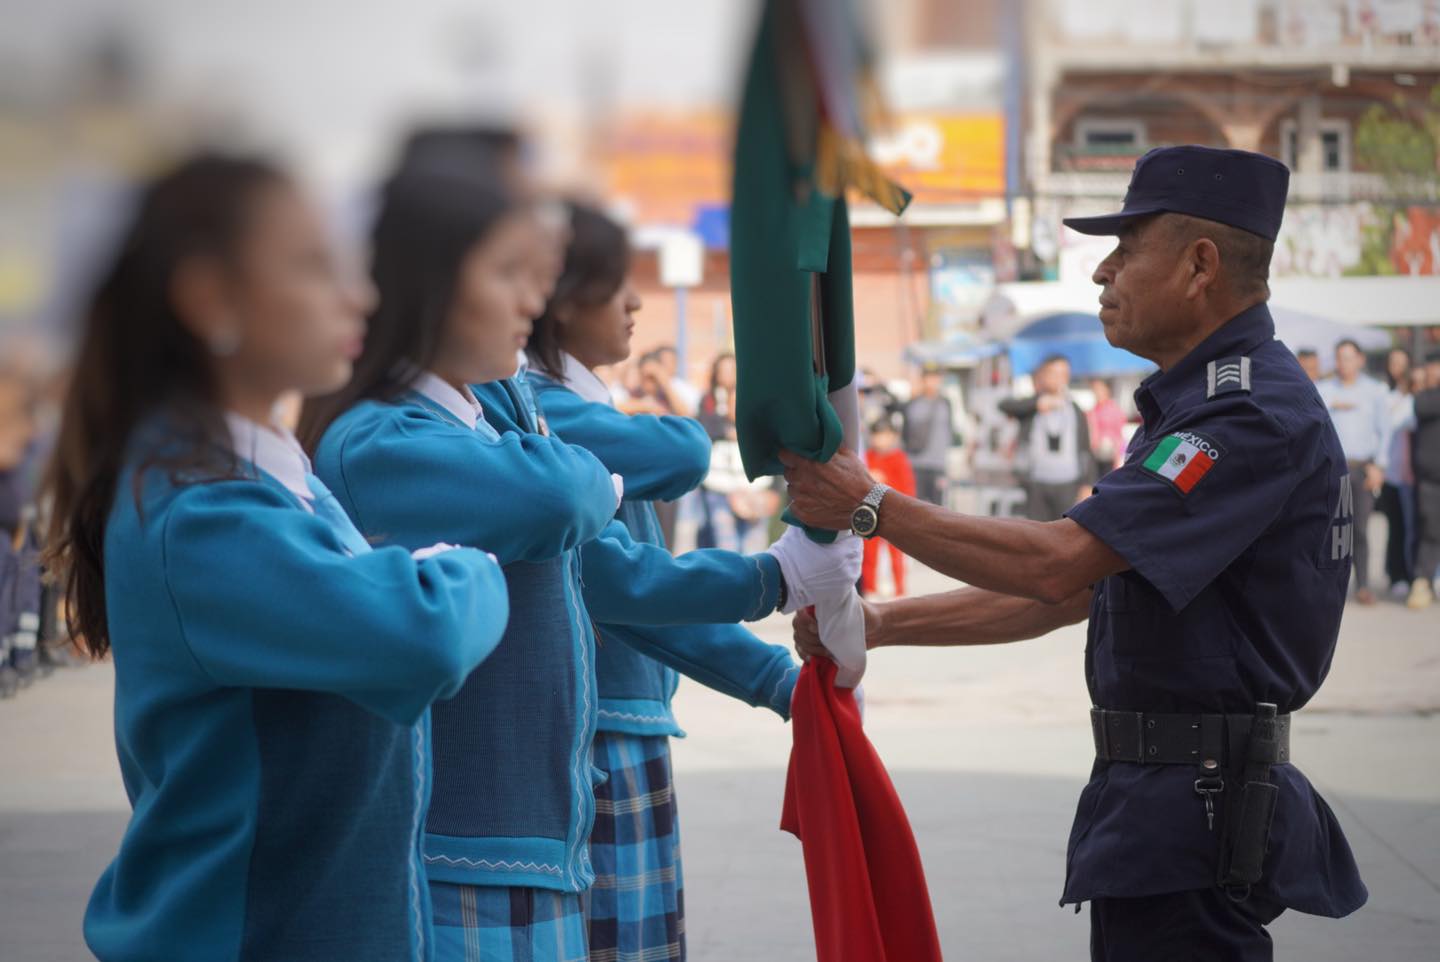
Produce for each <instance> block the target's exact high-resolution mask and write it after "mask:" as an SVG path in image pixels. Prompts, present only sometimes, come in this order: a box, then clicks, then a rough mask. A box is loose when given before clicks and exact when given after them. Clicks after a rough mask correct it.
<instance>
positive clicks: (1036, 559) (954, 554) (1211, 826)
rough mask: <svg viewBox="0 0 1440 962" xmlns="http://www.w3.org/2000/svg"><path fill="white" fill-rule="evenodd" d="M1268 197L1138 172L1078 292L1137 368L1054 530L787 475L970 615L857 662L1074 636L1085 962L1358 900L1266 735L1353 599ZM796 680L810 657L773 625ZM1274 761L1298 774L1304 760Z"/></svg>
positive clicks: (877, 642) (1077, 844)
mask: <svg viewBox="0 0 1440 962" xmlns="http://www.w3.org/2000/svg"><path fill="white" fill-rule="evenodd" d="M1288 184H1289V171H1288V170H1286V168H1285V167H1284V165H1282V164H1280V163H1278V162H1276V161H1274V160H1271V159H1270V158H1268V157H1263V156H1259V155H1257V154H1252V153H1247V152H1244V151H1236V150H1215V149H1210V148H1204V147H1172V148H1163V149H1158V150H1153V151H1151V152H1149V153H1148V154H1146V155H1145V156H1144V157H1142V158H1141V159H1140V161H1139V162H1138V163H1137V164H1136V166H1135V171H1134V174H1133V176H1132V178H1131V181H1130V187H1129V190H1128V191H1127V193H1126V195H1125V205H1124V209H1123V210H1122V211H1121V212H1120V213H1118V214H1113V215H1109V216H1104V217H1090V218H1075V219H1070V220H1067V221H1066V222H1065V223H1066V224H1067V225H1069V226H1070V227H1073V228H1075V229H1076V230H1079V231H1082V232H1084V233H1089V234H1099V235H1114V236H1115V237H1116V238H1117V239H1118V244H1117V246H1116V248H1115V250H1114V251H1113V252H1112V253H1111V254H1110V255H1109V256H1108V257H1107V258H1105V260H1104V261H1103V262H1102V263H1101V264H1100V266H1099V267H1098V268H1097V269H1096V271H1095V275H1094V280H1095V283H1097V284H1099V285H1100V287H1101V293H1100V320H1101V322H1102V323H1103V324H1104V326H1105V332H1106V336H1107V338H1108V339H1109V341H1110V342H1111V343H1112V344H1114V345H1116V346H1118V347H1122V348H1125V349H1127V350H1129V351H1132V352H1133V353H1135V354H1138V355H1140V356H1142V357H1145V358H1148V359H1150V360H1152V361H1154V362H1155V364H1156V365H1157V366H1158V367H1159V369H1160V370H1159V372H1158V373H1156V374H1154V375H1153V376H1151V377H1150V378H1148V379H1147V380H1146V381H1145V382H1144V383H1143V384H1142V385H1141V387H1140V389H1139V390H1138V391H1137V392H1136V395H1135V400H1136V404H1137V406H1138V407H1139V410H1140V414H1141V416H1142V418H1143V421H1144V423H1143V426H1142V427H1141V429H1140V430H1139V431H1138V432H1137V434H1136V435H1135V438H1134V440H1133V442H1132V443H1131V445H1130V448H1129V451H1128V453H1127V456H1126V460H1125V464H1124V465H1123V466H1122V467H1120V468H1118V469H1116V470H1115V471H1114V472H1112V473H1111V474H1109V475H1108V476H1106V477H1105V478H1103V479H1102V480H1101V481H1100V482H1099V483H1098V484H1097V485H1096V487H1095V490H1094V494H1093V495H1092V496H1091V497H1089V498H1087V499H1086V500H1084V501H1082V502H1081V503H1080V504H1078V505H1076V506H1075V507H1074V508H1072V509H1071V510H1070V511H1068V512H1067V513H1066V516H1065V517H1064V518H1062V519H1061V520H1059V521H1054V522H1049V523H1040V522H1030V521H1018V520H1009V519H1003V520H1002V519H992V518H975V517H969V516H966V515H963V514H957V513H953V512H947V511H944V510H941V509H940V508H936V507H932V506H931V505H927V504H922V503H920V502H918V501H916V500H914V499H912V498H907V497H904V496H902V495H899V494H897V493H895V492H891V491H887V490H886V489H885V488H883V487H882V486H876V485H874V484H872V482H871V479H870V478H869V476H868V475H867V474H866V473H865V470H864V467H863V466H862V465H861V463H860V462H859V461H857V460H856V459H855V458H854V457H853V456H851V455H849V454H848V453H845V452H842V454H841V455H839V456H837V457H836V458H835V459H833V460H832V461H830V462H829V463H827V464H816V463H814V462H810V461H807V460H804V459H801V458H799V457H795V456H791V455H789V454H787V455H786V458H785V460H786V465H787V468H788V470H787V472H786V477H787V478H788V479H789V481H790V490H791V493H792V495H793V497H794V506H793V510H794V512H795V513H796V514H797V515H798V516H799V517H800V518H802V519H803V520H805V521H806V522H807V523H809V524H812V525H818V526H825V527H843V526H845V525H847V524H848V525H851V526H852V527H854V528H855V530H856V531H858V532H859V533H861V534H864V535H867V536H874V535H876V534H877V533H878V534H879V535H882V536H884V538H885V539H886V540H887V541H889V542H890V543H891V544H894V545H897V546H898V547H899V548H900V549H901V550H903V551H905V552H906V553H907V554H909V555H911V556H912V557H915V558H917V559H918V560H920V561H921V562H923V563H924V564H927V565H929V566H931V567H932V568H935V569H937V570H939V571H941V572H944V573H945V574H947V575H950V576H951V577H954V578H957V579H959V580H961V581H963V582H966V583H967V584H969V585H971V586H972V587H969V588H965V589H963V590H960V591H955V592H951V593H948V594H941V595H933V596H930V597H926V598H915V599H906V600H901V601H897V602H893V603H891V604H888V605H883V606H879V605H868V604H867V607H866V619H867V634H868V636H869V640H868V644H869V645H870V647H872V648H873V647H879V646H884V645H891V644H905V645H978V644H997V643H1003V642H1011V641H1018V640H1021V639H1025V638H1033V637H1036V636H1039V635H1043V634H1045V633H1047V632H1049V631H1051V630H1052V629H1055V628H1058V627H1060V626H1061V625H1067V624H1073V623H1076V622H1079V621H1081V620H1082V619H1085V618H1086V617H1088V618H1089V639H1088V644H1087V646H1086V650H1085V673H1086V681H1087V683H1088V685H1089V689H1090V693H1091V697H1092V699H1093V701H1094V704H1095V705H1096V706H1097V707H1096V709H1095V710H1094V711H1093V712H1092V718H1091V724H1092V729H1093V732H1094V735H1095V747H1096V761H1095V766H1094V769H1093V770H1092V773H1091V778H1090V783H1089V785H1087V786H1086V788H1085V790H1084V792H1083V793H1082V795H1081V797H1080V804H1079V809H1078V811H1077V813H1076V816H1075V823H1074V827H1073V829H1072V831H1071V836H1070V844H1069V852H1068V857H1067V862H1068V865H1067V877H1066V882H1065V889H1064V894H1063V896H1062V898H1061V904H1062V905H1063V904H1075V905H1076V906H1077V911H1078V906H1079V904H1080V903H1082V902H1087V901H1088V902H1090V903H1091V953H1092V957H1093V958H1094V959H1126V960H1137V962H1138V960H1147V962H1148V960H1156V959H1165V960H1168V962H1173V960H1185V959H1206V960H1210V959H1243V960H1252V959H1255V960H1259V959H1266V960H1268V959H1270V958H1272V946H1271V942H1270V937H1269V935H1268V933H1267V931H1266V929H1265V926H1266V925H1267V924H1268V923H1270V922H1271V921H1272V920H1273V919H1274V918H1275V917H1276V916H1278V915H1279V914H1280V913H1281V912H1282V911H1284V910H1285V909H1287V908H1289V909H1294V910H1296V911H1300V912H1307V913H1311V914H1315V915H1325V916H1331V917H1340V916H1344V915H1347V914H1349V913H1351V912H1353V911H1355V910H1356V909H1357V908H1359V907H1360V906H1361V905H1363V904H1364V902H1365V900H1366V897H1367V893H1366V891H1365V886H1364V884H1363V883H1362V882H1361V880H1360V877H1359V873H1358V871H1357V869H1356V867H1355V862H1354V859H1353V857H1352V855H1351V853H1350V848H1349V846H1348V844H1347V843H1346V841H1345V838H1344V835H1343V834H1342V833H1341V830H1340V827H1339V825H1338V824H1337V823H1336V821H1335V818H1334V816H1333V815H1332V814H1331V812H1330V809H1329V808H1328V807H1327V806H1326V805H1325V803H1324V801H1322V800H1321V799H1320V797H1319V795H1318V794H1317V793H1316V792H1315V790H1314V788H1313V787H1312V786H1311V785H1310V783H1309V782H1308V781H1307V780H1306V778H1305V776H1304V775H1302V774H1301V773H1300V770H1299V769H1298V768H1297V767H1296V766H1295V765H1294V764H1293V763H1292V761H1291V758H1292V755H1291V751H1292V746H1291V743H1290V734H1291V728H1292V726H1291V724H1290V717H1291V712H1294V711H1296V710H1298V709H1300V708H1302V707H1304V705H1305V703H1306V702H1308V701H1309V700H1310V698H1311V696H1313V695H1314V694H1315V691H1316V689H1318V688H1319V687H1320V683H1321V682H1322V681H1323V680H1324V678H1325V674H1326V672H1327V671H1328V669H1329V667H1330V660H1331V656H1332V655H1333V654H1334V650H1335V642H1336V638H1337V635H1338V633H1339V629H1340V613H1341V609H1342V607H1343V605H1344V600H1345V591H1346V586H1347V582H1348V579H1349V577H1350V564H1351V563H1350V546H1351V543H1352V533H1353V529H1352V507H1353V500H1354V497H1355V495H1356V492H1354V491H1353V490H1352V488H1351V487H1350V484H1351V482H1350V480H1349V477H1348V473H1347V471H1346V466H1345V456H1344V454H1343V453H1342V452H1341V450H1340V445H1339V442H1338V440H1337V438H1336V435H1335V431H1334V429H1333V428H1332V427H1331V425H1330V421H1329V418H1328V417H1327V415H1326V411H1325V408H1324V406H1323V405H1322V404H1321V402H1320V399H1319V397H1318V396H1317V394H1316V391H1315V388H1314V386H1313V385H1312V384H1311V382H1310V380H1309V379H1308V378H1307V377H1306V376H1305V374H1304V372H1303V371H1302V370H1301V369H1300V366H1299V364H1298V363H1297V362H1296V360H1295V359H1294V357H1293V356H1292V355H1291V354H1290V352H1289V351H1288V350H1287V349H1286V348H1285V346H1284V345H1283V344H1281V343H1280V342H1279V341H1276V340H1275V326H1274V323H1273V322H1272V320H1271V317H1270V312H1269V310H1268V309H1267V308H1266V306H1265V302H1266V299H1267V298H1268V296H1269V289H1268V286H1267V280H1268V274H1269V264H1270V256H1271V253H1272V250H1273V247H1274V240H1275V236H1276V234H1277V232H1278V231H1279V228H1280V219H1281V215H1282V214H1283V212H1284V206H1285V194H1286V190H1287V188H1288ZM795 630H796V640H797V643H798V644H799V647H800V649H801V653H802V654H805V655H813V654H816V653H818V652H821V651H823V649H821V648H820V647H819V646H818V639H817V638H816V630H815V624H814V622H813V620H810V619H808V618H804V617H801V618H798V619H797V621H796V629H795ZM1294 750H1295V751H1298V752H1299V753H1300V758H1301V759H1302V760H1303V757H1304V751H1305V746H1304V745H1303V744H1297V745H1295V746H1294Z"/></svg>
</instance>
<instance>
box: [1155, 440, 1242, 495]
mask: <svg viewBox="0 0 1440 962" xmlns="http://www.w3.org/2000/svg"><path fill="white" fill-rule="evenodd" d="M1224 456H1225V451H1224V449H1223V448H1221V447H1220V445H1218V444H1216V443H1215V442H1214V441H1212V440H1210V439H1209V438H1207V437H1205V436H1204V435H1202V434H1194V433H1192V432H1190V431H1179V432H1176V433H1175V434H1168V435H1166V436H1165V437H1164V439H1162V440H1161V442H1160V443H1159V444H1158V445H1156V446H1155V450H1154V451H1152V452H1151V453H1150V456H1149V457H1148V458H1146V459H1145V463H1144V465H1143V467H1144V468H1145V470H1146V471H1149V472H1150V473H1151V474H1154V475H1157V476H1158V477H1161V478H1164V479H1165V480H1166V481H1169V482H1170V483H1171V484H1173V485H1174V486H1175V487H1176V489H1177V490H1179V492H1180V493H1181V494H1189V493H1190V492H1191V491H1193V490H1195V485H1197V484H1199V483H1200V480H1201V479H1202V478H1204V477H1205V475H1207V474H1209V473H1210V469H1211V468H1213V467H1215V464H1216V462H1218V461H1219V460H1220V459H1221V458H1222V457H1224Z"/></svg>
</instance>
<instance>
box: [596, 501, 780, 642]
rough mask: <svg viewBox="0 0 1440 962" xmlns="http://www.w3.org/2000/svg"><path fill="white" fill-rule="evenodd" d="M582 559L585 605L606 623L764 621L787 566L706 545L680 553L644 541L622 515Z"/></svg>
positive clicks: (776, 599)
mask: <svg viewBox="0 0 1440 962" xmlns="http://www.w3.org/2000/svg"><path fill="white" fill-rule="evenodd" d="M580 564H581V579H582V581H583V582H584V585H585V607H586V608H588V609H589V610H590V614H591V615H592V616H594V618H595V620H596V621H601V622H613V623H615V624H623V625H691V624H704V623H706V622H737V621H756V620H758V619H760V618H764V617H765V616H766V615H768V614H770V613H771V612H773V611H774V610H775V607H776V605H777V604H778V603H779V600H780V564H779V562H777V561H776V560H775V558H774V557H773V556H772V555H770V554H756V555H742V554H737V553H735V552H733V551H722V550H719V549H716V548H702V549H699V550H697V551H687V552H686V553H685V554H682V555H679V556H678V557H677V556H675V555H672V554H671V553H670V552H669V551H667V550H666V549H665V548H662V547H660V546H659V545H653V544H646V543H644V542H637V541H636V540H635V539H634V538H632V537H631V536H630V532H629V531H627V530H626V529H625V526H624V525H623V524H621V523H620V522H619V521H614V522H611V524H610V526H609V527H607V528H606V529H605V530H604V532H602V533H601V536H600V537H598V538H596V539H595V540H594V541H591V542H589V543H588V544H586V545H584V546H582V547H581V549H580Z"/></svg>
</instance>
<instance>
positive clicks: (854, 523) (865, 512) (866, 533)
mask: <svg viewBox="0 0 1440 962" xmlns="http://www.w3.org/2000/svg"><path fill="white" fill-rule="evenodd" d="M889 492H890V486H889V485H885V484H877V485H875V487H873V488H871V489H870V493H869V494H867V495H865V500H864V501H861V502H860V507H858V508H856V509H855V511H854V513H853V514H851V515H850V530H851V531H853V532H855V533H856V534H857V535H859V536H860V537H862V538H873V537H875V532H876V531H877V530H878V529H879V527H880V502H881V501H883V500H885V495H886V494H888V493H889Z"/></svg>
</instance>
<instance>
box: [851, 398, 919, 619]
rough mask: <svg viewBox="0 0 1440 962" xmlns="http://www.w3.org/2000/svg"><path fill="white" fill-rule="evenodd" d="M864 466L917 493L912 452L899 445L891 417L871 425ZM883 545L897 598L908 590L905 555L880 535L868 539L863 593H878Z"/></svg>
mask: <svg viewBox="0 0 1440 962" xmlns="http://www.w3.org/2000/svg"><path fill="white" fill-rule="evenodd" d="M865 466H866V467H868V468H869V469H870V473H871V474H872V475H874V477H875V480H876V481H877V482H879V483H880V484H888V485H889V486H890V487H892V488H894V489H895V490H896V491H899V492H900V493H901V494H906V495H909V496H910V497H912V498H913V497H914V496H915V469H914V468H913V467H911V465H910V457H909V455H907V454H906V453H905V449H904V448H902V447H901V446H900V431H899V429H898V428H896V427H895V425H894V423H893V422H891V421H890V420H889V419H888V418H882V419H881V420H879V421H876V422H875V424H874V425H873V426H872V427H871V428H870V447H869V449H868V450H866V452H865ZM881 547H886V548H889V549H890V573H891V576H892V577H893V578H894V580H895V596H896V597H897V598H898V597H900V596H901V595H904V594H905V555H904V554H902V553H901V552H900V549H899V548H897V547H895V546H894V545H892V544H889V543H888V542H886V541H885V540H884V539H883V538H878V537H877V538H871V539H870V540H868V541H866V542H865V562H864V565H863V566H862V568H861V569H860V593H861V594H862V595H864V596H865V597H867V598H868V597H870V596H871V595H873V594H875V589H876V583H875V581H876V578H875V576H876V573H877V569H878V568H879V561H880V549H881Z"/></svg>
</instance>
